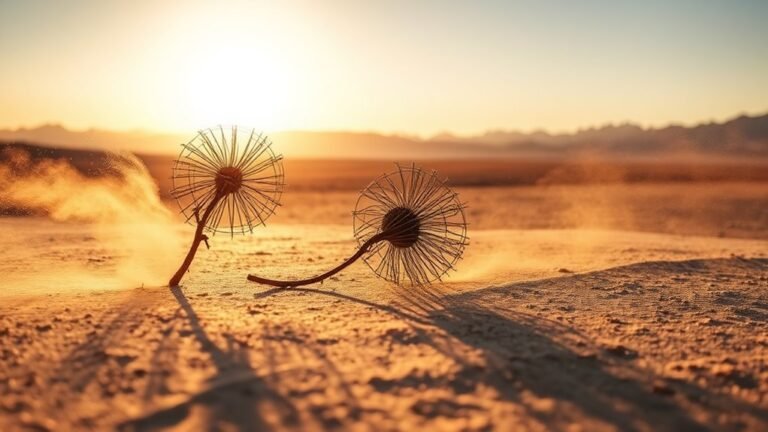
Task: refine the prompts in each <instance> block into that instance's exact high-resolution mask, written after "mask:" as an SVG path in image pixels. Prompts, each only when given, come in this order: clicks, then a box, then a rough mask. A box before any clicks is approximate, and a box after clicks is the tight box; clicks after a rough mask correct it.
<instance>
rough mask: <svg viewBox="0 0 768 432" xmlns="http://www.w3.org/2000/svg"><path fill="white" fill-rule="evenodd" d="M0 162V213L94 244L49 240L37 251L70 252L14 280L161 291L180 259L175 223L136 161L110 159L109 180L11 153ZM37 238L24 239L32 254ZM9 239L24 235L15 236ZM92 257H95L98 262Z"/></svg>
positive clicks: (123, 157) (106, 174) (127, 157)
mask: <svg viewBox="0 0 768 432" xmlns="http://www.w3.org/2000/svg"><path fill="white" fill-rule="evenodd" d="M2 156H3V158H2V159H4V160H5V162H4V163H3V164H0V208H6V209H8V208H15V209H20V210H22V211H24V212H25V213H30V214H34V215H43V216H47V217H48V218H50V219H52V220H54V221H57V222H68V223H73V224H72V225H75V226H77V227H78V228H80V227H81V230H82V231H80V232H82V233H83V234H84V235H85V236H87V237H88V238H92V239H93V240H95V244H96V246H95V247H94V246H88V247H83V243H82V240H72V243H71V244H69V245H62V243H63V242H67V241H69V240H62V239H60V238H56V237H55V236H53V237H51V239H50V240H51V246H50V247H46V246H39V247H40V250H41V251H45V250H46V249H49V250H53V249H55V248H56V247H57V245H58V247H59V248H65V247H66V248H68V249H66V250H67V251H68V252H67V253H66V254H64V253H62V254H61V256H60V257H59V258H60V260H61V261H64V262H63V263H61V264H62V265H61V266H58V265H56V266H55V267H51V266H50V265H49V264H46V263H45V262H44V261H40V262H39V265H34V263H33V264H32V265H29V266H27V267H26V270H27V271H30V270H32V271H31V272H30V274H24V275H18V274H17V275H16V276H17V279H18V278H21V280H22V281H23V280H26V281H27V282H30V283H31V282H34V281H35V279H38V280H39V279H40V278H44V279H45V280H47V281H50V280H54V279H55V277H56V276H62V277H64V275H57V273H64V272H66V273H67V275H66V278H67V279H71V278H72V277H75V278H78V277H79V278H81V279H82V284H83V285H88V286H94V287H97V286H99V287H120V288H128V287H135V286H141V285H143V284H146V285H160V284H163V283H164V282H165V281H166V280H167V279H168V275H169V274H170V273H171V272H172V271H173V268H174V265H175V264H176V263H175V261H177V260H178V259H179V256H182V255H183V239H182V238H181V237H180V236H179V234H178V223H177V222H176V221H175V220H174V218H173V215H172V213H171V212H170V211H169V210H168V209H167V208H166V207H165V206H164V205H163V203H162V201H161V200H160V198H159V196H158V193H157V186H156V185H155V183H154V182H153V180H152V178H151V177H150V176H149V174H148V172H147V170H146V167H145V166H144V165H143V164H142V163H141V161H139V160H138V159H137V158H136V157H134V156H133V155H129V154H120V155H110V156H109V163H108V166H107V168H106V170H105V171H106V172H104V173H102V174H101V175H99V176H87V175H84V174H83V173H81V172H80V171H78V170H77V169H76V168H75V167H73V166H72V165H71V164H70V163H69V162H67V161H66V160H62V159H40V160H32V159H31V158H30V157H29V155H28V154H27V153H26V152H24V151H23V150H19V149H11V148H6V149H5V151H4V152H3V155H2ZM30 226H32V225H30ZM9 234H10V233H9ZM34 234H35V232H34V230H31V232H30V233H29V239H30V243H29V247H34V246H35V245H34V244H32V243H33V242H32V240H31V239H32V238H33V236H34ZM14 236H16V237H17V238H19V236H26V234H20V233H18V232H16V233H14ZM82 238H86V237H84V236H80V237H79V239H82ZM21 240H22V241H24V238H21ZM91 243H94V242H91ZM97 250H98V251H99V252H100V253H98V254H96V253H95V251H97ZM32 258H34V257H32ZM94 262H96V263H99V264H101V265H100V267H99V268H98V269H96V270H99V271H96V272H95V271H94V270H95V269H94V266H93V265H89V264H92V263H94ZM41 267H44V268H41ZM20 271H21V272H24V271H25V270H24V269H20ZM94 278H95V279H94Z"/></svg>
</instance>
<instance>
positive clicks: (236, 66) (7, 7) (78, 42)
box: [0, 0, 768, 135]
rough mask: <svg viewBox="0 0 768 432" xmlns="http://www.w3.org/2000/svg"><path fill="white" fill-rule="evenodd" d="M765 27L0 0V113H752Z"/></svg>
mask: <svg viewBox="0 0 768 432" xmlns="http://www.w3.org/2000/svg"><path fill="white" fill-rule="evenodd" d="M277 4H279V5H280V6H276V5H277ZM766 23H768V1H765V0H754V1H747V0H741V1H739V0H724V1H711V0H690V1H684V0H679V1H670V0H666V1H663V0H657V1H648V0H646V1H636V0H633V1H608V0H606V1H571V0H562V1H545V0H539V1H534V0H531V1H515V0H506V1H484V2H483V1H469V0H467V1H448V0H443V1H439V0H436V1H414V0H411V1H380V2H374V1H352V0H350V1H334V2H331V1H306V2H290V1H284V2H253V1H251V2H223V1H210V2H202V1H137V0H133V1H106V0H99V1H88V0H77V1H76V0H68V1H57V0H51V1H39V0H0V127H17V126H35V125H38V124H40V123H44V122H56V123H63V124H64V125H65V126H68V127H72V128H78V129H82V128H89V127H97V128H107V129H148V130H161V131H180V132H181V131H188V130H196V129H197V128H200V127H206V126H210V125H215V124H219V123H224V124H232V123H238V124H243V125H249V126H254V127H257V128H260V129H266V130H279V129H347V130H376V131H383V132H404V133H414V134H422V135H429V134H433V133H436V132H440V131H446V130H449V131H454V132H459V133H477V132H481V131H483V130H487V129H499V128H501V129H522V130H531V129H536V128H545V129H548V130H552V131H565V130H574V129H576V128H578V127H582V126H591V125H601V124H604V123H608V122H621V121H626V120H631V121H634V122H638V123H640V124H643V125H663V124H666V123H669V122H681V123H693V122H699V121H704V120H711V119H715V120H723V119H725V118H728V117H731V116H733V115H736V114H738V113H742V112H746V113H762V112H766V111H768V24H766Z"/></svg>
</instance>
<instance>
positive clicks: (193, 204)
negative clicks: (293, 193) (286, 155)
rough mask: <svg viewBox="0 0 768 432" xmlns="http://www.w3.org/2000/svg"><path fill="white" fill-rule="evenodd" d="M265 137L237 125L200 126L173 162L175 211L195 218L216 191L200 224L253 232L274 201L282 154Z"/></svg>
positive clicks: (281, 176) (280, 181)
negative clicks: (176, 209) (212, 206)
mask: <svg viewBox="0 0 768 432" xmlns="http://www.w3.org/2000/svg"><path fill="white" fill-rule="evenodd" d="M271 144H272V143H271V141H270V140H269V137H267V136H266V135H264V134H263V133H259V132H257V131H255V130H253V129H248V128H238V127H237V126H232V127H223V126H219V127H216V128H210V129H204V130H201V131H199V132H198V134H197V135H196V136H195V137H194V138H193V139H192V140H191V141H189V142H188V143H186V144H182V150H181V154H180V155H179V158H178V159H177V160H176V162H175V165H174V167H173V177H172V179H173V189H172V191H171V195H172V196H173V197H174V198H175V199H176V201H177V202H178V204H179V208H180V209H181V213H182V214H183V215H184V217H185V218H186V220H187V222H189V223H192V224H195V223H197V219H198V218H199V217H200V215H201V214H202V213H203V212H204V211H205V210H206V209H207V208H208V206H209V205H210V204H211V203H212V202H213V201H214V200H215V199H217V197H218V202H217V203H216V206H215V207H214V208H213V210H212V212H211V216H210V218H209V219H208V223H207V225H206V230H207V231H208V232H211V233H216V232H225V233H229V234H230V235H231V236H234V235H235V234H245V233H248V232H253V229H254V228H255V227H257V226H259V225H263V224H264V223H265V221H266V220H267V219H268V218H269V217H270V216H271V215H272V214H274V212H275V209H276V208H277V207H278V206H279V205H280V197H281V195H282V191H283V184H284V183H283V180H284V174H283V165H282V156H280V155H275V153H274V152H273V151H272V147H271Z"/></svg>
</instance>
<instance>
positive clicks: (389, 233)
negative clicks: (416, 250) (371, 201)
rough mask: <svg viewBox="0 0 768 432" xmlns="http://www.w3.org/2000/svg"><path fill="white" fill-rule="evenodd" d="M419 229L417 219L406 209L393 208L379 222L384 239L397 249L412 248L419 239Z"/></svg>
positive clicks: (419, 224)
mask: <svg viewBox="0 0 768 432" xmlns="http://www.w3.org/2000/svg"><path fill="white" fill-rule="evenodd" d="M420 228H421V223H420V222H419V217H418V216H417V215H416V213H414V212H413V210H411V209H409V208H406V207H395V208H393V209H392V210H390V211H388V212H387V214H385V215H384V219H383V220H382V221H381V231H382V233H385V239H386V240H388V241H389V242H390V243H391V244H392V245H393V246H395V247H399V248H408V247H411V246H413V244H414V243H416V241H417V240H418V239H419V230H420Z"/></svg>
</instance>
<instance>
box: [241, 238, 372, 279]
mask: <svg viewBox="0 0 768 432" xmlns="http://www.w3.org/2000/svg"><path fill="white" fill-rule="evenodd" d="M385 234H386V233H379V234H376V235H375V236H373V237H371V238H370V239H368V241H366V242H365V243H363V245H362V246H360V249H358V250H357V252H355V254H354V255H352V256H351V257H350V258H349V259H347V260H346V261H344V262H343V263H341V264H339V265H338V266H337V267H335V268H333V269H331V270H329V271H327V272H325V273H323V274H321V275H318V276H315V277H311V278H309V279H301V280H294V281H290V280H275V279H267V278H263V277H259V276H256V275H252V274H249V275H248V280H249V281H251V282H257V283H260V284H264V285H272V286H276V287H281V288H289V287H297V286H301V285H310V284H313V283H317V282H322V281H323V280H325V279H328V278H329V277H331V276H333V275H335V274H336V273H338V272H340V271H342V270H344V269H345V268H347V267H348V266H349V265H350V264H352V263H353V262H355V261H357V260H358V259H359V258H360V257H361V256H363V255H364V254H365V253H366V252H368V251H369V250H370V249H371V246H373V245H374V244H376V243H378V242H380V241H382V240H385V239H386V235H385Z"/></svg>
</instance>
